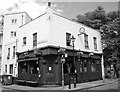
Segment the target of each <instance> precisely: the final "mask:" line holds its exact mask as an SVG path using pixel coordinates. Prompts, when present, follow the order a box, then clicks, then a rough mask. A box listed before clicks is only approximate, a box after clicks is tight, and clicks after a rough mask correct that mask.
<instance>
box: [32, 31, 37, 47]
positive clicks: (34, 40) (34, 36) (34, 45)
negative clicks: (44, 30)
mask: <svg viewBox="0 0 120 92" xmlns="http://www.w3.org/2000/svg"><path fill="white" fill-rule="evenodd" d="M36 46H37V32H36V33H34V34H33V47H36Z"/></svg>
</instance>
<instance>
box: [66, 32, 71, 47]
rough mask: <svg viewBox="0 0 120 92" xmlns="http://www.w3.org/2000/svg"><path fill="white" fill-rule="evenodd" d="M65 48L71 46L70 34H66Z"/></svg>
mask: <svg viewBox="0 0 120 92" xmlns="http://www.w3.org/2000/svg"><path fill="white" fill-rule="evenodd" d="M66 46H71V34H70V33H66Z"/></svg>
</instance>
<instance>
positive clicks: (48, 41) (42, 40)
mask: <svg viewBox="0 0 120 92" xmlns="http://www.w3.org/2000/svg"><path fill="white" fill-rule="evenodd" d="M81 27H84V28H85V33H86V34H87V35H88V44H89V49H86V48H85V42H84V40H85V39H84V34H82V35H79V36H78V34H80V32H79V29H80V28H81ZM34 33H37V48H40V47H44V46H49V45H52V46H60V47H65V48H69V49H72V46H67V45H66V33H70V34H71V36H72V35H73V36H74V37H75V38H76V40H75V49H76V50H81V51H88V52H94V53H102V45H101V34H100V32H99V31H97V30H94V29H92V28H90V27H87V26H85V25H83V24H79V23H76V22H73V21H71V20H69V19H66V18H64V17H62V16H60V15H57V14H55V13H53V12H52V10H50V12H47V13H45V14H43V15H41V16H39V17H37V18H36V19H34V20H33V21H31V22H30V23H28V24H25V25H23V26H21V27H20V29H19V31H18V34H19V35H18V39H19V41H18V52H24V51H27V50H32V49H34V47H33V34H34ZM24 37H26V45H23V38H24ZM93 37H96V38H97V50H94V41H93ZM71 45H72V42H71Z"/></svg>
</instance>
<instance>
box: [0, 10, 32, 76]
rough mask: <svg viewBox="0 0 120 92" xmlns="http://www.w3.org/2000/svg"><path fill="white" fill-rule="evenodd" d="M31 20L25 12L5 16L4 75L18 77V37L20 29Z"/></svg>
mask: <svg viewBox="0 0 120 92" xmlns="http://www.w3.org/2000/svg"><path fill="white" fill-rule="evenodd" d="M29 21H31V18H30V17H29V16H28V15H27V14H26V13H24V12H21V13H12V14H6V15H4V31H3V48H2V51H3V53H2V67H1V68H2V71H1V73H2V74H9V75H13V76H17V69H16V66H17V63H16V60H17V57H16V51H17V35H18V33H17V32H18V30H19V27H20V26H21V25H23V24H25V23H27V22H29Z"/></svg>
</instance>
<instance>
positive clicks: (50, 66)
mask: <svg viewBox="0 0 120 92" xmlns="http://www.w3.org/2000/svg"><path fill="white" fill-rule="evenodd" d="M54 71H55V69H54V62H51V61H47V62H46V64H43V85H54V84H55V74H54Z"/></svg>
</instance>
